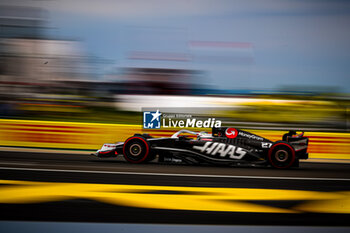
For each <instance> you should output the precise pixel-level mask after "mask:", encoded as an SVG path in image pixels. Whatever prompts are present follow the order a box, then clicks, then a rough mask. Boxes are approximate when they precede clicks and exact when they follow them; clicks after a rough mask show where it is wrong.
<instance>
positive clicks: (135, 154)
mask: <svg viewBox="0 0 350 233" xmlns="http://www.w3.org/2000/svg"><path fill="white" fill-rule="evenodd" d="M123 154H124V158H125V159H126V161H128V162H130V163H142V162H144V161H147V158H148V156H149V155H150V146H149V143H148V142H147V141H146V139H145V138H143V137H130V138H128V139H127V140H126V141H125V142H124V146H123Z"/></svg>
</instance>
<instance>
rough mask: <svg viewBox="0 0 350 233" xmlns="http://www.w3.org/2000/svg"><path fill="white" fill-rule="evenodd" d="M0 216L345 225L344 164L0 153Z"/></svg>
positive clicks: (348, 222)
mask: <svg viewBox="0 0 350 233" xmlns="http://www.w3.org/2000/svg"><path fill="white" fill-rule="evenodd" d="M0 180H1V182H0V220H11V221H12V220H19V221H64V222H102V223H106V222H108V223H156V224H159V223H163V224H215V225H216V224H221V225H269V226H271V225H288V226H293V225H294V226H350V214H349V205H350V198H349V196H350V195H349V191H350V164H345V163H329V164H326V163H301V166H300V168H293V169H289V170H276V169H271V168H260V167H259V168H257V167H217V166H192V165H191V166H190V165H181V164H157V163H150V164H140V165H136V164H128V163H126V162H125V161H123V159H121V158H119V159H99V158H96V157H93V156H90V155H89V154H88V153H87V154H86V155H80V154H55V153H39V152H35V153H34V152H32V153H25V152H5V151H1V152H0Z"/></svg>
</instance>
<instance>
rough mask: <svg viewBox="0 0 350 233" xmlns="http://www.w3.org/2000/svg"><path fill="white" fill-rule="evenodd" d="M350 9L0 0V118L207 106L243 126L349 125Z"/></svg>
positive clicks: (225, 0)
mask: <svg viewBox="0 0 350 233" xmlns="http://www.w3.org/2000/svg"><path fill="white" fill-rule="evenodd" d="M349 19H350V2H348V1H340V0H339V1H313V0H303V1H301V0H300V1H299V0H286V1H275V0H266V1H258V0H256V1H255V0H253V1H243V0H236V1H231V0H219V1H217V0H215V1H214V0H201V1H199V0H198V1H197V0H192V1H186V0H179V1H161V0H150V1H141V0H129V1H122V0H120V1H115V0H101V1H93V0H76V1H69V0H48V1H46V0H25V1H24V0H2V1H1V5H0V117H1V118H5V119H30V120H55V121H80V122H100V123H128V124H140V123H141V122H140V116H141V114H140V113H139V112H140V111H141V108H142V107H157V106H160V105H161V106H160V107H190V108H191V107H208V106H210V107H227V108H226V110H225V111H220V112H218V113H217V114H218V115H219V116H220V117H224V118H225V119H226V122H227V123H228V124H230V125H235V126H240V127H245V128H249V127H252V128H257V127H259V128H261V127H262V128H268V129H270V128H271V129H273V128H278V129H287V128H298V129H306V130H311V131H319V130H321V131H322V130H326V131H342V132H344V131H348V129H349V124H348V123H349V114H348V110H347V109H348V106H349V99H350V98H349V97H350V95H349V92H350V78H349V73H350V59H349V51H350V43H349V41H350V30H349V22H350V21H349ZM219 116H218V117H219Z"/></svg>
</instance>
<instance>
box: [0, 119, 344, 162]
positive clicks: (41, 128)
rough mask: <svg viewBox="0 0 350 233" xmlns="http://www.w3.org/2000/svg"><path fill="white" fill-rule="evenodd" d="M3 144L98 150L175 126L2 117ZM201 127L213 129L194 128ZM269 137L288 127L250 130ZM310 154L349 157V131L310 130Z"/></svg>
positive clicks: (276, 136)
mask: <svg viewBox="0 0 350 233" xmlns="http://www.w3.org/2000/svg"><path fill="white" fill-rule="evenodd" d="M0 123H1V124H0V145H2V146H14V147H16V146H18V147H39V148H55V149H81V150H96V149H99V148H100V146H101V145H102V144H104V143H107V142H110V143H113V142H117V141H124V140H125V139H126V138H128V137H130V136H131V135H132V134H133V133H141V132H143V133H145V132H148V133H150V134H152V135H153V136H158V137H168V136H170V135H171V134H173V133H174V132H175V131H176V129H172V128H169V129H167V130H157V131H150V130H149V131H142V129H141V126H139V125H128V124H100V123H75V122H55V121H26V120H0ZM195 130H198V131H203V130H207V131H208V132H210V131H211V129H203V128H202V129H195ZM250 131H251V132H252V133H256V134H258V135H261V136H263V137H266V138H268V139H270V140H273V141H277V140H281V135H283V134H284V133H285V131H272V130H250ZM306 136H308V137H309V138H310V143H309V153H310V158H323V159H350V135H349V134H348V133H332V132H327V133H326V132H307V133H306Z"/></svg>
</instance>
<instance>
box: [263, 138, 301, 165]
mask: <svg viewBox="0 0 350 233" xmlns="http://www.w3.org/2000/svg"><path fill="white" fill-rule="evenodd" d="M295 160H296V159H295V150H294V148H293V147H292V146H291V145H290V144H289V143H287V142H284V141H277V142H275V143H274V144H273V145H272V146H271V148H270V149H269V152H268V161H269V163H270V165H271V166H272V167H274V168H278V169H287V168H290V167H292V166H293V165H294V163H295Z"/></svg>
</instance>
